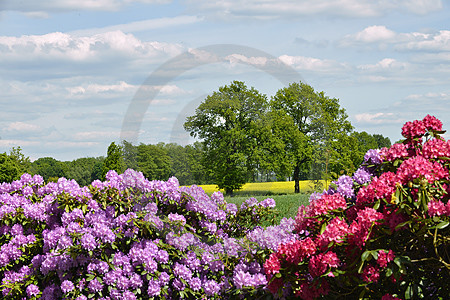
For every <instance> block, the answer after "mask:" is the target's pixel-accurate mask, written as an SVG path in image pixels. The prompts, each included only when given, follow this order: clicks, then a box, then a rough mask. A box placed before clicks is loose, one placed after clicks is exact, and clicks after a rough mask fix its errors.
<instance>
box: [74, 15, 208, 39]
mask: <svg viewBox="0 0 450 300" xmlns="http://www.w3.org/2000/svg"><path fill="white" fill-rule="evenodd" d="M201 21H203V18H201V17H198V16H176V17H173V18H159V19H150V20H143V21H136V22H131V23H126V24H117V25H113V26H107V27H102V28H89V29H83V30H76V31H72V32H71V34H73V35H76V36H85V35H93V34H100V33H106V32H111V31H121V32H139V31H145V30H152V29H160V28H166V27H172V26H180V25H188V24H193V23H197V22H201Z"/></svg>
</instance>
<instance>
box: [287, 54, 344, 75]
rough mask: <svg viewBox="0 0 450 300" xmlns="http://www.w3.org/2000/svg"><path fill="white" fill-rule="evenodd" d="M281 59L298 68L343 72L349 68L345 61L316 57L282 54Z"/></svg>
mask: <svg viewBox="0 0 450 300" xmlns="http://www.w3.org/2000/svg"><path fill="white" fill-rule="evenodd" d="M279 59H280V60H281V61H282V62H284V63H285V64H287V65H288V66H291V67H293V68H295V69H296V70H306V71H314V72H342V71H345V70H346V69H347V68H348V66H347V65H346V64H345V63H340V62H338V61H335V60H329V59H319V58H314V57H305V56H290V55H281V56H280V57H279Z"/></svg>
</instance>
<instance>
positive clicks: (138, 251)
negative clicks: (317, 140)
mask: <svg viewBox="0 0 450 300" xmlns="http://www.w3.org/2000/svg"><path fill="white" fill-rule="evenodd" d="M274 207H275V201H274V200H273V199H270V198H269V199H266V200H264V201H261V202H258V201H257V200H256V199H254V198H251V199H249V200H247V201H246V202H245V203H244V204H243V205H242V206H241V207H240V208H238V207H237V206H236V205H234V204H231V203H227V202H226V201H225V200H224V198H223V195H222V194H221V193H214V194H213V195H212V196H211V197H209V196H208V195H207V194H206V193H205V192H204V191H203V190H202V189H201V188H199V187H197V186H191V187H180V186H179V184H178V180H177V179H176V178H171V179H169V180H168V181H148V180H146V179H145V177H144V176H143V175H142V173H140V172H136V171H133V170H127V171H125V172H124V173H123V174H120V175H119V174H117V173H116V172H114V171H110V172H108V174H107V176H106V181H104V182H101V181H98V180H97V181H94V182H93V183H92V184H91V185H90V186H88V187H80V186H79V185H78V184H77V183H76V182H75V181H73V180H67V179H65V178H60V179H59V180H58V182H55V183H54V182H50V183H47V184H45V183H44V181H43V179H42V177H41V176H39V175H35V176H31V175H29V174H24V175H22V177H21V179H20V180H17V181H14V182H12V183H2V184H0V245H1V249H0V250H1V251H0V282H1V286H0V291H1V293H2V297H3V298H4V299H22V298H33V297H34V298H42V299H77V300H83V299H88V298H89V299H90V298H95V299H113V300H115V299H149V298H154V299H180V298H233V297H235V298H242V297H244V298H245V297H253V296H255V295H256V294H258V293H260V294H265V293H267V294H270V293H269V292H267V291H266V290H265V286H266V284H267V279H266V276H265V275H264V270H263V267H262V265H263V263H264V261H265V259H266V258H267V257H268V256H269V255H270V253H272V252H273V251H276V250H277V248H278V245H279V244H280V243H281V242H287V241H290V240H292V239H294V238H295V237H296V236H295V234H294V233H293V229H294V221H293V220H292V219H284V220H283V221H282V222H281V223H280V224H279V225H276V226H269V227H266V228H263V227H261V226H260V225H261V224H260V221H261V220H262V219H263V218H264V215H271V214H273V209H274ZM249 224H251V227H248V225H249ZM243 227H245V228H246V230H241V229H242V228H243Z"/></svg>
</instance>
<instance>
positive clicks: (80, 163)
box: [65, 157, 103, 186]
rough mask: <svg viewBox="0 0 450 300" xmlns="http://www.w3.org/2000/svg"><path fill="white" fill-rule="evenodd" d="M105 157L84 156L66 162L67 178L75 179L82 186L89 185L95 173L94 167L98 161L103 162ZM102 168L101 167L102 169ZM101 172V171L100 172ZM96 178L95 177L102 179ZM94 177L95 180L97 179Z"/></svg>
mask: <svg viewBox="0 0 450 300" xmlns="http://www.w3.org/2000/svg"><path fill="white" fill-rule="evenodd" d="M102 160H103V157H101V158H98V157H97V158H95V157H83V158H78V159H75V160H73V161H68V162H65V165H66V166H67V167H66V177H67V179H74V180H75V181H76V182H78V184H79V185H81V186H87V185H89V184H91V182H92V181H93V180H92V175H93V173H94V168H95V167H96V164H97V163H98V162H100V164H101V162H102ZM100 170H101V169H100ZM100 173H101V172H100ZM100 177H101V176H99V178H95V179H100ZM95 179H94V180H95Z"/></svg>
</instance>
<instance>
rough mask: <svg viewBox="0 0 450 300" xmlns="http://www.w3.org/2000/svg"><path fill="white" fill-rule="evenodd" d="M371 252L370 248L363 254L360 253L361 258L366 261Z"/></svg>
mask: <svg viewBox="0 0 450 300" xmlns="http://www.w3.org/2000/svg"><path fill="white" fill-rule="evenodd" d="M371 253H372V251H370V250H366V251H364V252H363V254H361V260H362V261H366V260H367V258H368V257H369V255H370V254H371Z"/></svg>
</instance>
